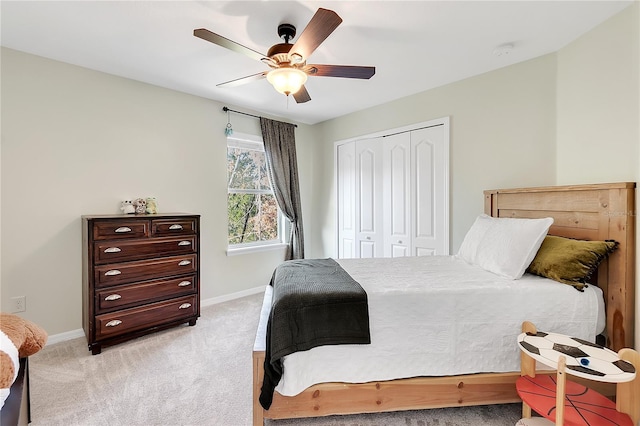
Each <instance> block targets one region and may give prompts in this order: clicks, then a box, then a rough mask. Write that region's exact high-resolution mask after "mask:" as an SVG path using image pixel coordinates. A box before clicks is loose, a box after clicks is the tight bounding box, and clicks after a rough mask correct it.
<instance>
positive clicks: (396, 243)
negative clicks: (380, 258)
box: [382, 133, 411, 257]
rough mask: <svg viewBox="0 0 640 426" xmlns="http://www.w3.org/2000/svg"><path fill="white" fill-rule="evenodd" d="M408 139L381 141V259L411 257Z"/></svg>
mask: <svg viewBox="0 0 640 426" xmlns="http://www.w3.org/2000/svg"><path fill="white" fill-rule="evenodd" d="M410 157H411V138H410V134H409V133H400V134H397V135H392V136H388V137H385V138H384V139H383V157H382V161H383V166H382V170H383V173H382V179H383V191H382V192H383V223H384V224H383V232H384V250H383V252H384V256H385V257H399V256H409V255H410V254H411V198H410V195H411V192H410V188H409V185H410V181H409V178H410V167H411V161H410Z"/></svg>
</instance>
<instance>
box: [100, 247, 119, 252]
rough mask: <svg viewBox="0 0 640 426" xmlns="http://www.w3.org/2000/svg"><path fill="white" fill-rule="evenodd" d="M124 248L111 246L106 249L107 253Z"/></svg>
mask: <svg viewBox="0 0 640 426" xmlns="http://www.w3.org/2000/svg"><path fill="white" fill-rule="evenodd" d="M121 251H122V250H120V248H119V247H109V248H106V249H104V252H105V253H120V252H121Z"/></svg>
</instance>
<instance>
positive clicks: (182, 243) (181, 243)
mask: <svg viewBox="0 0 640 426" xmlns="http://www.w3.org/2000/svg"><path fill="white" fill-rule="evenodd" d="M178 245H179V246H190V245H191V241H180V242H179V243H178Z"/></svg>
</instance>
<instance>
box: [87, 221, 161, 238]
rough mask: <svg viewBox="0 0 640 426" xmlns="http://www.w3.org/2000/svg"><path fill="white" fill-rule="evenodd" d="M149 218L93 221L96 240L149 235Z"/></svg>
mask: <svg viewBox="0 0 640 426" xmlns="http://www.w3.org/2000/svg"><path fill="white" fill-rule="evenodd" d="M150 225H151V223H150V221H148V220H130V221H126V220H119V221H107V220H105V221H95V222H94V223H93V239H94V240H113V239H116V238H118V239H120V238H141V237H148V236H149V235H150V233H151V231H150Z"/></svg>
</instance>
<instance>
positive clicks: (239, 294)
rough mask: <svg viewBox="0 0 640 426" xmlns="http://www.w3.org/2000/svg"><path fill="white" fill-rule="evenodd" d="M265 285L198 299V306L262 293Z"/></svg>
mask: <svg viewBox="0 0 640 426" xmlns="http://www.w3.org/2000/svg"><path fill="white" fill-rule="evenodd" d="M264 289H265V286H263V285H261V286H259V287H254V288H250V289H247V290H242V291H238V292H236V293H231V294H225V295H224V296H217V297H212V298H210V299H205V300H201V301H200V307H205V306H211V305H217V304H218V303H223V302H228V301H230V300H234V299H240V298H241V297H246V296H251V295H253V294H258V293H264Z"/></svg>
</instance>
